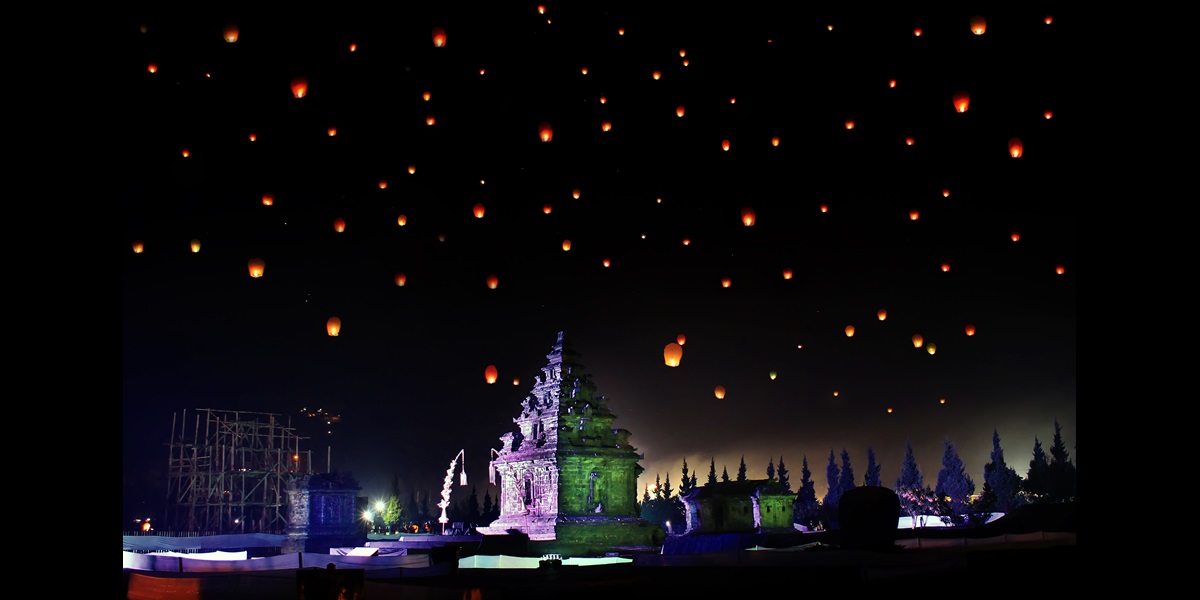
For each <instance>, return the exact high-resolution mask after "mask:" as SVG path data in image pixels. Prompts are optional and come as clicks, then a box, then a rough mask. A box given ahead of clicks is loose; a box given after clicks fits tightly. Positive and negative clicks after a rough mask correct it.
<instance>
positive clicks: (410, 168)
mask: <svg viewBox="0 0 1200 600" xmlns="http://www.w3.org/2000/svg"><path fill="white" fill-rule="evenodd" d="M408 174H409V175H416V174H417V165H408Z"/></svg>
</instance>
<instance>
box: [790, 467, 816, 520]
mask: <svg viewBox="0 0 1200 600" xmlns="http://www.w3.org/2000/svg"><path fill="white" fill-rule="evenodd" d="M792 521H793V522H795V523H799V524H801V525H803V526H805V527H807V528H808V529H809V530H810V531H811V530H814V529H816V528H817V525H818V524H820V522H821V505H820V503H818V502H817V490H816V484H814V483H813V480H812V472H811V471H809V470H808V457H807V456H805V457H804V462H803V466H802V467H800V489H799V490H797V491H796V499H795V500H793V501H792Z"/></svg>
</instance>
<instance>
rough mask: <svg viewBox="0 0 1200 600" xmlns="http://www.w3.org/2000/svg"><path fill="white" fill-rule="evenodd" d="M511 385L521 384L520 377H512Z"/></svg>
mask: <svg viewBox="0 0 1200 600" xmlns="http://www.w3.org/2000/svg"><path fill="white" fill-rule="evenodd" d="M513 385H521V378H520V377H513Z"/></svg>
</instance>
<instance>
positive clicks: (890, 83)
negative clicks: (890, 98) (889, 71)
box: [888, 79, 896, 88]
mask: <svg viewBox="0 0 1200 600" xmlns="http://www.w3.org/2000/svg"><path fill="white" fill-rule="evenodd" d="M888 87H890V88H894V87H896V80H895V79H889V80H888Z"/></svg>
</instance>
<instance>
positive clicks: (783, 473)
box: [779, 454, 792, 492]
mask: <svg viewBox="0 0 1200 600" xmlns="http://www.w3.org/2000/svg"><path fill="white" fill-rule="evenodd" d="M779 484H780V485H782V486H783V489H785V490H787V491H789V492H790V491H792V484H790V483H788V470H787V467H785V466H783V455H782V454H780V455H779Z"/></svg>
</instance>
